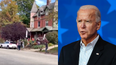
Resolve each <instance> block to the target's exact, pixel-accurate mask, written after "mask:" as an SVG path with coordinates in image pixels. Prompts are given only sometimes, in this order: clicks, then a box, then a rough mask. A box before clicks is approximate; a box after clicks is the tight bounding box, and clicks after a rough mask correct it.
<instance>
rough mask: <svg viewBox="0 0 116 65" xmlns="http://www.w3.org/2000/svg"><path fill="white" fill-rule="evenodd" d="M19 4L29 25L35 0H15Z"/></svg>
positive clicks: (21, 12)
mask: <svg viewBox="0 0 116 65" xmlns="http://www.w3.org/2000/svg"><path fill="white" fill-rule="evenodd" d="M15 1H16V2H17V5H18V12H19V15H20V18H21V20H22V21H23V23H24V24H27V25H29V22H30V11H31V8H32V5H33V2H34V0H15Z"/></svg>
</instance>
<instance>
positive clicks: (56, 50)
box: [36, 47, 58, 55]
mask: <svg viewBox="0 0 116 65" xmlns="http://www.w3.org/2000/svg"><path fill="white" fill-rule="evenodd" d="M36 52H42V53H45V50H43V51H36ZM47 53H48V54H54V55H58V47H55V48H53V49H50V50H48V52H47Z"/></svg>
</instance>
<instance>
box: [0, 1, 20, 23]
mask: <svg viewBox="0 0 116 65" xmlns="http://www.w3.org/2000/svg"><path fill="white" fill-rule="evenodd" d="M0 9H1V11H0V25H7V24H11V23H13V22H19V15H18V14H17V13H18V6H17V5H16V2H15V1H13V0H1V3H0Z"/></svg>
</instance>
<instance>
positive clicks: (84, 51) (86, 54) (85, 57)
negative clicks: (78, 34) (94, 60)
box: [79, 35, 99, 65]
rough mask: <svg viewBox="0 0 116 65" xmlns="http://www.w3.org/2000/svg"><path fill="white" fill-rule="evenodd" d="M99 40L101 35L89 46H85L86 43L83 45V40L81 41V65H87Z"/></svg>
mask: <svg viewBox="0 0 116 65" xmlns="http://www.w3.org/2000/svg"><path fill="white" fill-rule="evenodd" d="M98 39H99V35H98V36H97V37H96V38H95V39H94V40H93V41H92V42H90V43H89V44H87V46H85V45H84V43H82V40H81V41H80V54H79V65H87V63H88V61H89V58H90V56H91V53H92V51H93V48H94V46H95V44H96V43H97V41H98Z"/></svg>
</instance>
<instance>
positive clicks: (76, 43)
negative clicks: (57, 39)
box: [63, 40, 80, 49]
mask: <svg viewBox="0 0 116 65" xmlns="http://www.w3.org/2000/svg"><path fill="white" fill-rule="evenodd" d="M79 43H80V40H79V41H75V42H72V43H70V44H68V45H65V46H64V47H63V48H65V49H71V48H73V47H75V46H76V45H80V44H79Z"/></svg>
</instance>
